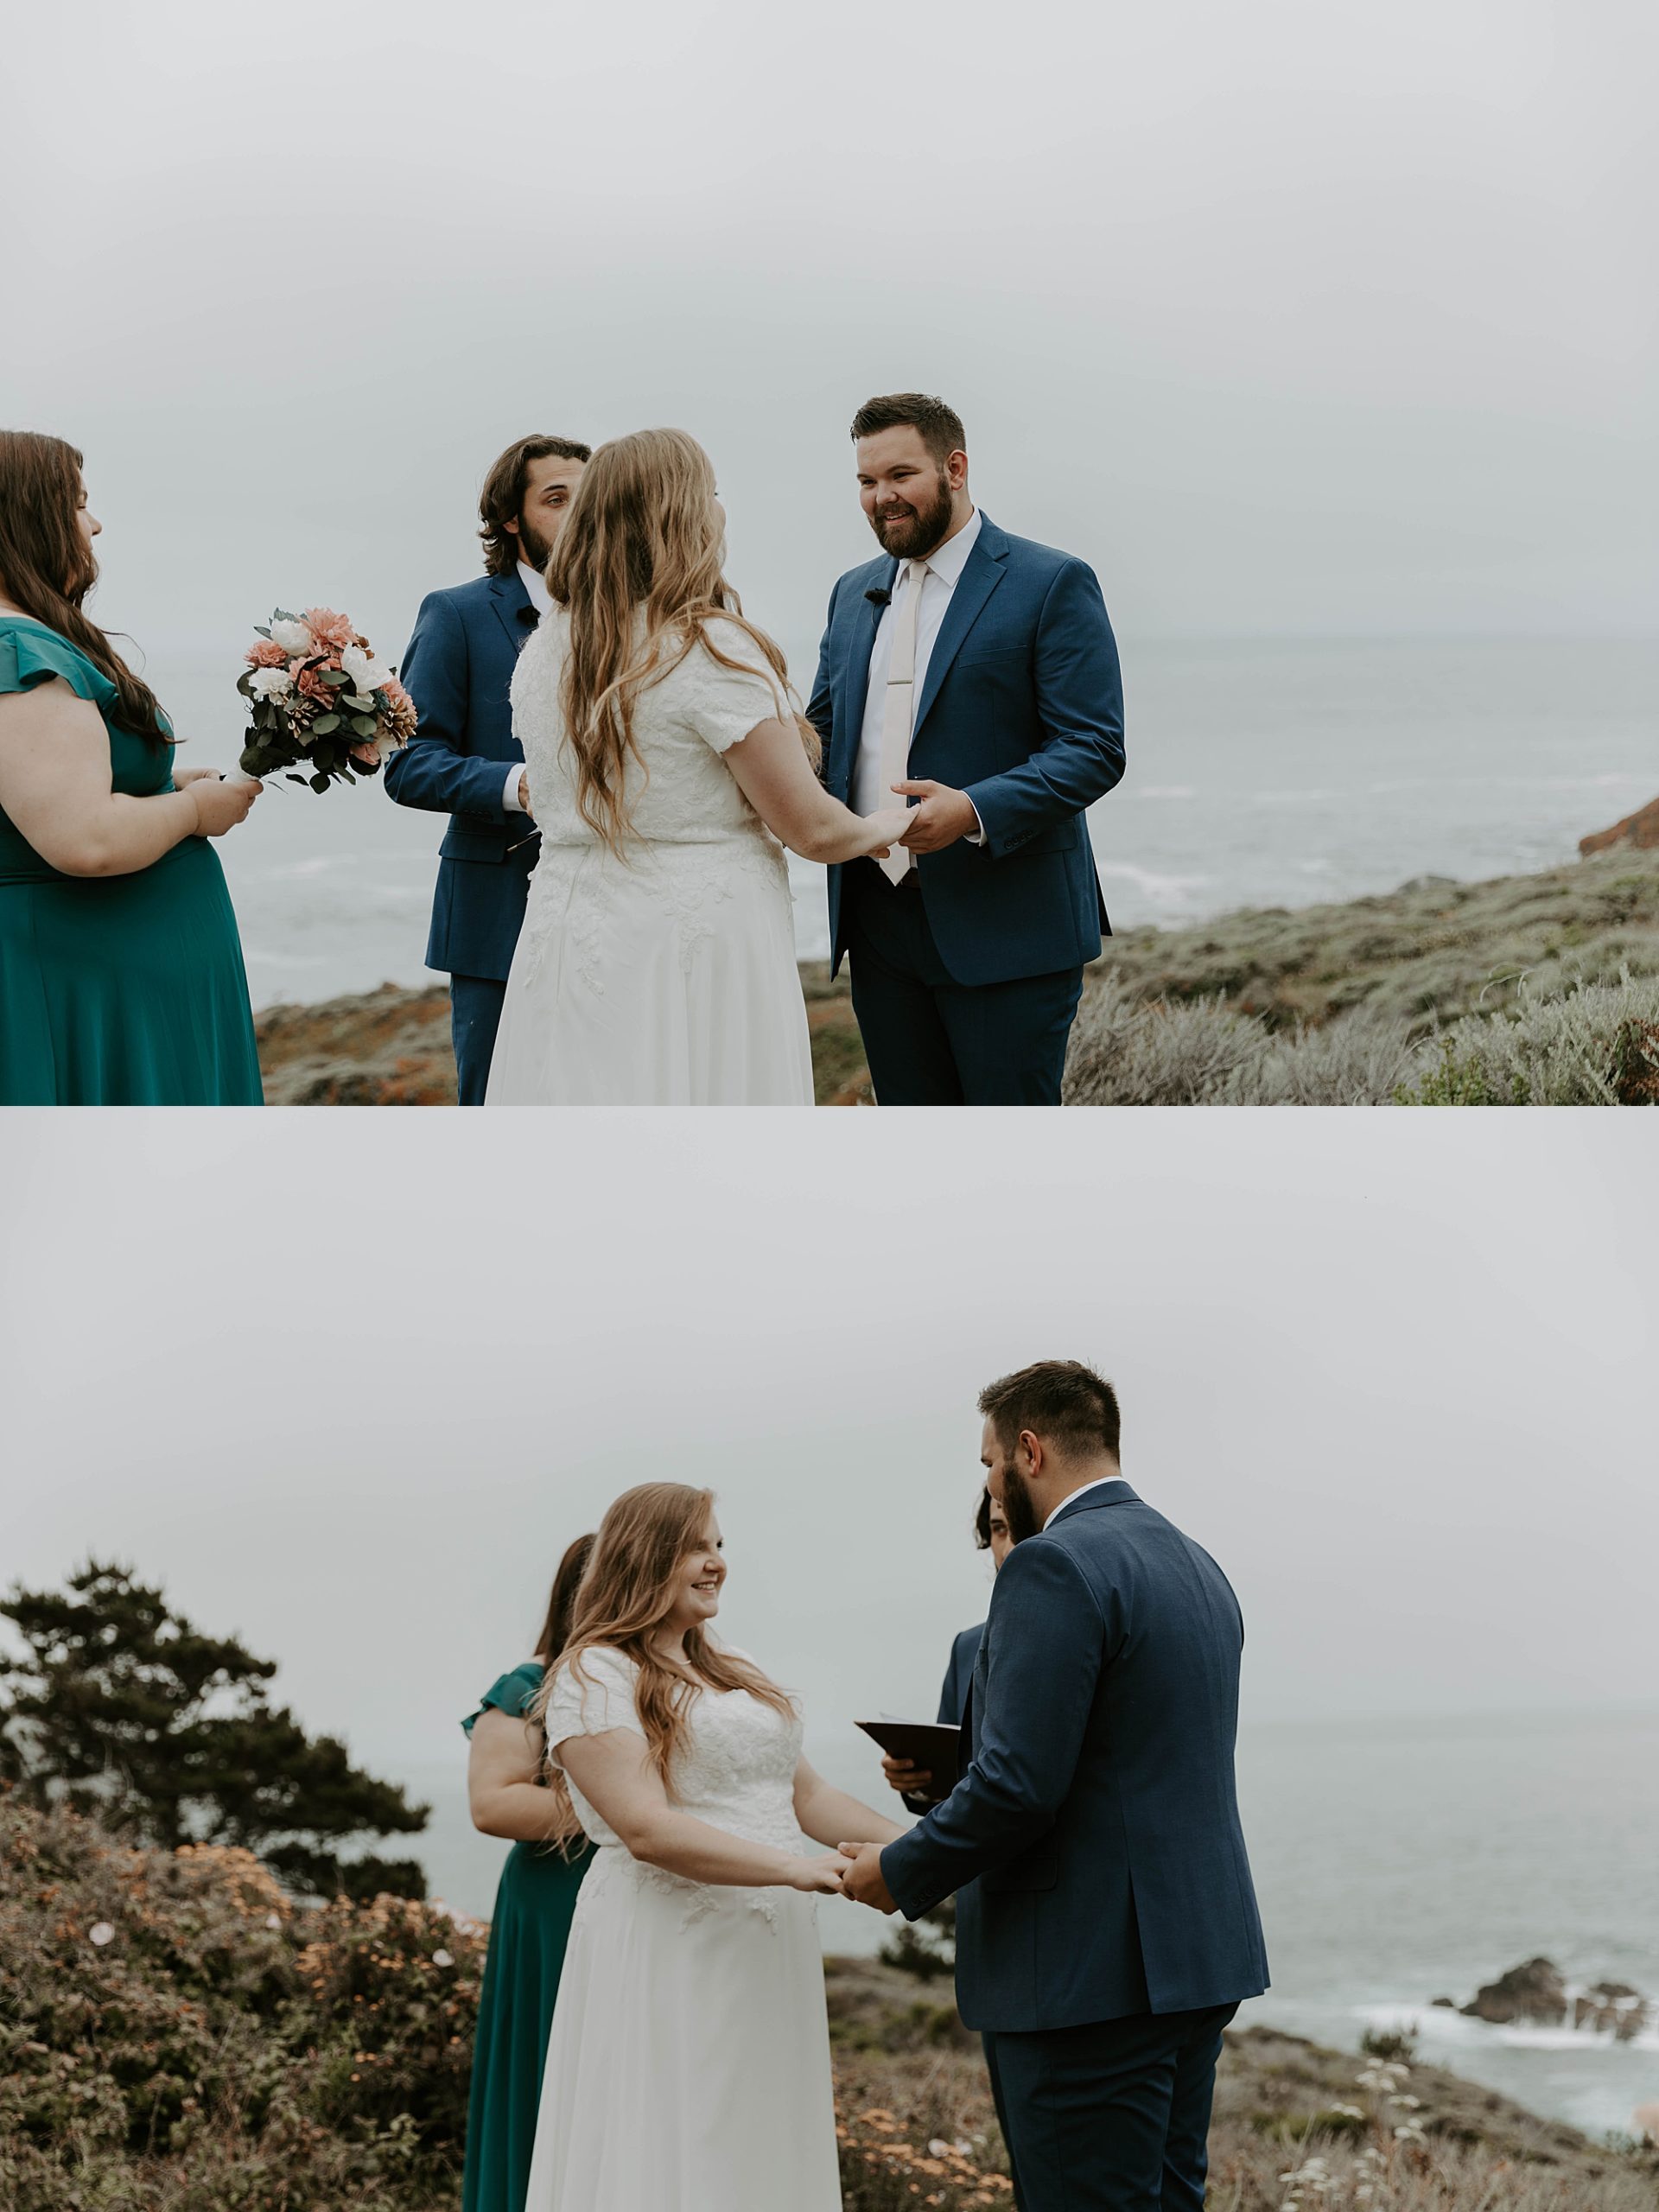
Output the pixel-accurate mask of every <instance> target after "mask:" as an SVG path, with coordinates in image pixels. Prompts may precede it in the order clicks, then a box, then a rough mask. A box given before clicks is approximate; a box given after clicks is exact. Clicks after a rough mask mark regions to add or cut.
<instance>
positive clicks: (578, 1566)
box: [536, 1536, 594, 1667]
mask: <svg viewBox="0 0 1659 2212" xmlns="http://www.w3.org/2000/svg"><path fill="white" fill-rule="evenodd" d="M593 1555H594V1539H593V1537H592V1536H578V1537H577V1538H576V1541H575V1543H574V1544H569V1545H567V1547H566V1548H565V1554H564V1557H563V1559H562V1560H560V1561H559V1571H558V1573H556V1575H555V1576H554V1577H553V1588H552V1590H551V1592H550V1594H549V1597H548V1600H547V1618H546V1619H545V1620H544V1621H543V1623H542V1632H541V1634H540V1636H539V1637H537V1639H536V1656H537V1658H538V1659H539V1660H540V1661H541V1662H542V1664H543V1667H550V1666H551V1665H552V1664H553V1662H554V1661H555V1660H556V1658H557V1657H558V1656H559V1654H560V1652H561V1651H563V1649H564V1647H565V1645H566V1644H567V1643H569V1641H570V1616H571V1614H572V1612H573V1611H575V1602H576V1590H577V1587H578V1586H579V1585H580V1583H581V1581H582V1570H583V1569H584V1568H585V1567H586V1566H587V1564H588V1560H590V1559H591V1558H592V1557H593Z"/></svg>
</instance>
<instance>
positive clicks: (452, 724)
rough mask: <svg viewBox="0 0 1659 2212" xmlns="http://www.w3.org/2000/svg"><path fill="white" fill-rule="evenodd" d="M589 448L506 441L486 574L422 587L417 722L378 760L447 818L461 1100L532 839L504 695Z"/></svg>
mask: <svg viewBox="0 0 1659 2212" xmlns="http://www.w3.org/2000/svg"><path fill="white" fill-rule="evenodd" d="M590 450H591V449H590V448H588V447H587V446H585V445H581V444H578V443H577V442H575V440H574V439H570V438H552V437H530V438H520V439H519V440H518V442H517V443H516V444H514V445H511V446H509V447H508V448H507V449H506V451H505V453H504V454H502V455H501V457H500V459H499V461H497V462H496V463H495V466H494V467H493V468H492V469H491V471H490V473H489V474H488V476H487V477H486V479H485V482H484V489H483V491H482V493H481V494H480V499H479V505H478V512H479V521H480V531H479V536H480V537H481V538H482V540H483V543H484V565H485V574H484V575H482V576H480V577H477V578H475V579H474V581H473V582H471V583H465V584H454V585H452V586H450V587H449V588H448V589H447V590H442V591H433V592H429V593H428V594H427V595H426V597H425V598H424V599H423V601H421V611H420V613H418V615H416V619H415V633H414V635H413V637H411V638H410V641H409V648H408V651H407V652H405V654H404V665H403V670H402V675H403V680H404V683H405V684H406V685H407V687H408V689H409V691H410V696H411V697H412V698H413V699H414V702H415V707H416V713H417V715H419V717H420V727H419V730H418V732H417V734H416V736H415V738H414V739H413V740H412V741H411V742H410V744H409V746H408V747H405V749H404V751H402V752H401V753H393V754H392V755H391V758H390V760H388V761H387V762H386V768H385V783H386V789H387V791H389V792H390V793H391V796H392V798H394V799H396V800H397V804H399V805H400V806H415V807H422V808H424V809H425V810H427V811H429V812H430V813H435V814H447V815H448V817H449V827H448V829H447V830H446V831H445V832H444V837H443V842H442V845H441V846H440V848H439V860H438V881H437V889H436V893H435V896H434V898H433V901H432V926H431V930H430V933H429V936H428V938H427V944H426V964H427V966H428V967H429V968H436V969H440V970H442V971H443V972H445V973H447V974H448V977H449V1012H450V1026H451V1032H452V1034H453V1036H454V1046H455V1071H456V1089H457V1094H458V1096H459V1100H460V1103H461V1105H463V1106H481V1105H482V1104H483V1103H484V1092H485V1089H486V1085H487V1084H488V1082H489V1076H490V1056H491V1054H492V1053H493V1051H494V1049H495V1033H496V1027H497V1025H498V1023H499V1021H500V1019H501V1001H502V998H503V996H504V995H505V991H506V987H507V976H508V974H509V972H510V970H511V969H512V955H513V950H514V948H515V946H516V945H517V944H518V931H519V928H520V926H521V925H522V924H523V921H524V899H525V895H526V893H527V892H528V890H529V887H530V874H531V869H532V868H534V867H535V865H536V858H537V849H538V847H539V844H540V839H539V836H538V835H537V829H536V824H535V823H534V821H533V820H532V819H531V816H530V813H529V811H528V796H529V795H528V793H527V791H526V790H525V788H524V752H523V749H522V748H521V747H520V746H519V745H518V741H516V739H515V738H514V736H513V734H512V705H511V703H510V702H509V699H508V692H509V690H510V688H511V685H512V671H513V668H514V665H515V664H516V663H517V661H518V655H519V653H520V652H522V651H523V649H524V642H525V640H526V639H528V638H529V636H530V634H531V632H532V631H533V630H534V629H535V627H536V625H537V622H538V621H539V620H540V619H541V617H542V615H543V613H546V611H547V607H548V604H549V601H548V596H547V586H546V584H545V583H544V582H543V577H544V575H545V574H546V571H547V564H548V562H549V560H550V558H551V556H552V552H553V543H554V540H555V539H556V537H557V536H558V533H559V530H560V528H561V526H562V524H563V521H564V517H565V513H566V512H567V510H568V509H569V504H570V500H571V498H572V495H573V494H574V493H575V487H576V482H577V480H578V479H579V478H580V476H581V474H582V465H583V463H584V462H585V461H587V460H588V458H589V454H590Z"/></svg>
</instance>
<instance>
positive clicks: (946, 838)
mask: <svg viewBox="0 0 1659 2212" xmlns="http://www.w3.org/2000/svg"><path fill="white" fill-rule="evenodd" d="M893 789H894V791H903V792H905V793H906V794H907V795H909V796H911V797H913V798H918V799H919V800H920V801H921V804H920V805H919V806H912V808H911V809H910V810H909V812H908V813H907V814H906V817H905V825H906V826H905V834H904V836H902V837H900V839H899V843H900V844H901V845H902V846H903V847H904V848H905V849H906V852H910V853H938V852H943V851H944V848H945V847H946V846H947V845H954V844H955V843H956V842H957V839H958V838H959V837H977V836H978V835H979V817H978V815H977V814H976V812H975V811H974V802H973V801H972V799H970V798H969V796H968V794H967V792H966V791H952V790H951V788H950V785H949V784H935V783H931V782H924V783H908V784H895V785H893Z"/></svg>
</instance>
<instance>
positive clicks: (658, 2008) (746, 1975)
mask: <svg viewBox="0 0 1659 2212" xmlns="http://www.w3.org/2000/svg"><path fill="white" fill-rule="evenodd" d="M583 1664H584V1667H585V1668H586V1669H587V1670H588V1674H589V1675H590V1676H591V1677H592V1680H591V1681H590V1682H589V1683H583V1682H582V1681H579V1680H578V1679H577V1677H576V1676H575V1675H574V1674H573V1673H572V1672H571V1671H570V1669H568V1668H562V1669H560V1670H559V1673H558V1675H557V1676H556V1679H555V1681H554V1686H553V1691H552V1695H551V1698H550V1702H549V1706H548V1712H547V1723H546V1726H547V1741H548V1744H549V1746H550V1757H551V1758H552V1759H553V1761H554V1763H555V1764H558V1746H559V1745H560V1744H561V1743H563V1742H565V1741H568V1740H569V1738H570V1737H572V1736H575V1735H582V1734H588V1735H598V1734H601V1733H602V1732H604V1731H605V1730H607V1729H609V1728H632V1729H634V1730H635V1731H636V1732H638V1731H639V1720H638V1718H637V1716H636V1714H635V1712H634V1705H633V1678H634V1672H635V1669H634V1667H633V1664H632V1661H630V1660H628V1659H626V1658H625V1657H624V1656H622V1655H621V1654H620V1652H615V1651H609V1650H603V1649H601V1650H593V1651H589V1652H588V1653H587V1654H586V1655H585V1656H584V1660H583ZM689 1725H690V1742H689V1745H688V1748H687V1750H686V1751H685V1752H684V1753H683V1755H682V1757H681V1758H680V1759H679V1760H678V1761H677V1763H676V1765H675V1769H674V1780H675V1789H676V1796H677V1802H678V1803H679V1805H680V1806H681V1808H683V1810H684V1811H686V1812H688V1813H694V1814H696V1817H697V1818H698V1819H699V1820H701V1821H708V1822H709V1824H710V1825H711V1826H712V1827H719V1828H724V1829H726V1830H727V1831H728V1833H729V1834H733V1835H739V1836H742V1837H744V1838H745V1839H747V1840H749V1841H751V1842H756V1843H769V1844H776V1845H778V1846H779V1847H781V1848H782V1849H784V1850H785V1851H794V1852H804V1851H810V1849H811V1848H812V1847H811V1846H810V1845H809V1844H808V1843H807V1842H806V1840H805V1839H804V1837H803V1836H802V1834H801V1832H800V1830H799V1828H798V1827H797V1826H796V1822H795V1809H794V1775H795V1766H796V1762H797V1760H798V1758H799V1757H800V1750H801V1726H800V1722H799V1721H798V1719H797V1720H788V1721H786V1720H785V1719H782V1718H781V1717H780V1716H779V1714H778V1713H774V1712H773V1711H772V1709H771V1707H768V1706H765V1705H762V1704H761V1703H760V1700H758V1699H756V1698H753V1697H751V1696H750V1695H749V1694H748V1692H747V1690H732V1691H727V1692H724V1693H721V1692H717V1691H714V1690H706V1689H705V1690H703V1691H702V1692H701V1693H700V1694H698V1696H697V1697H696V1700H695V1701H694V1703H693V1705H692V1707H691V1710H690V1724H689ZM570 1796H571V1802H573V1804H574V1805H575V1809H576V1813H577V1815H578V1816H579V1817H580V1819H581V1821H582V1827H584V1828H585V1829H586V1830H587V1832H588V1834H589V1835H590V1836H591V1837H592V1838H593V1840H594V1842H595V1843H596V1844H597V1845H598V1846H599V1849H598V1851H597V1853H595V1854H594V1860H593V1863H592V1865H591V1866H589V1868H588V1874H587V1877H586V1878H585V1880H584V1881H583V1883H582V1889H581V1891H580V1893H579V1894H578V1896H577V1899H576V1910H575V1918H574V1920H573V1921H572V1923H571V1928H570V1942H569V1948H568V1949H567V1950H566V1952H565V1956H564V1969H563V1975H562V1976H561V1979H560V1982H559V1997H558V2003H557V2005H556V2008H555V2010H554V2014H553V2029H552V2036H551V2038H550V2042H549V2044H548V2051H547V2070H546V2072H545V2074H544V2075H543V2081H542V2101H541V2109H540V2113H539V2115H538V2118H537V2128H536V2149H535V2155H534V2157H533V2158H532V2160H531V2170H530V2185H529V2190H528V2193H527V2195H526V2197H525V2212H840V2207H841V2183H840V2179H839V2160H838V2154H837V2151H836V2126H835V2101H834V2093H833V2089H832V2085H831V2080H830V2072H829V2023H828V2018H827V2016H826V2012H825V2006H824V1995H823V1957H822V1955H821V1953H820V1950H819V1947H818V1935H817V1910H816V1907H815V1903H814V1900H813V1899H812V1898H811V1897H808V1896H805V1895H804V1894H803V1893H802V1892H801V1891H798V1890H788V1889H723V1888H714V1887H709V1886H706V1885H702V1884H701V1883H697V1882H691V1881H687V1880H684V1879H683V1878H682V1877H680V1876H679V1875H677V1874H669V1873H664V1872H663V1871H662V1870H661V1869H660V1868H657V1867H652V1866H645V1865H644V1864H643V1863H642V1862H641V1861H639V1859H634V1858H633V1857H632V1855H631V1854H630V1853H629V1852H628V1850H627V1848H626V1846H625V1845H624V1844H623V1843H622V1842H621V1841H620V1839H619V1838H618V1836H617V1835H616V1834H615V1832H614V1831H613V1829H612V1828H610V1827H607V1824H606V1822H605V1821H603V1820H602V1819H601V1817H600V1815H599V1814H598V1813H596V1812H595V1811H594V1808H593V1807H592V1806H591V1805H589V1804H588V1803H587V1802H586V1801H585V1800H584V1799H583V1797H582V1795H581V1793H580V1792H579V1791H578V1790H577V1789H576V1788H575V1784H574V1783H572V1784H571V1785H570Z"/></svg>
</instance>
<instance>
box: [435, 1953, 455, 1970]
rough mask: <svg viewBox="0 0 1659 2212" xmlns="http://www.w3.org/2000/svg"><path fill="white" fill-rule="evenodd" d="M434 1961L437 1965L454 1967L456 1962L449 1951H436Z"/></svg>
mask: <svg viewBox="0 0 1659 2212" xmlns="http://www.w3.org/2000/svg"><path fill="white" fill-rule="evenodd" d="M432 1963H433V1965H434V1966H435V1967H452V1966H454V1963H455V1962H454V1959H453V1958H452V1957H451V1955H450V1954H449V1953H448V1951H434V1952H433V1954H432Z"/></svg>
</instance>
